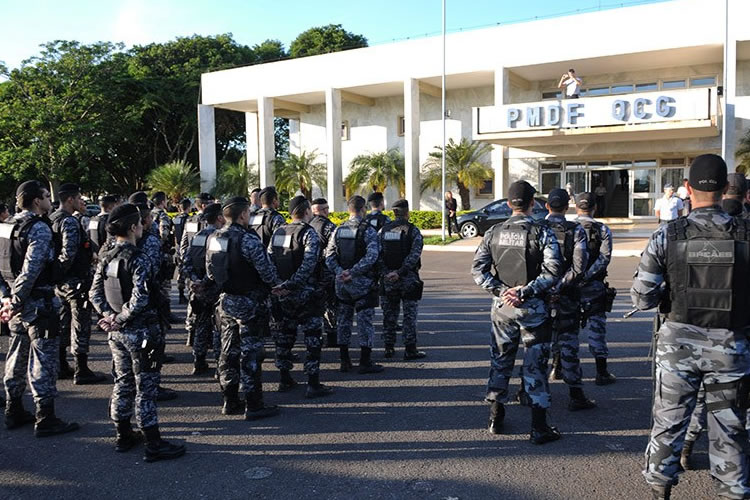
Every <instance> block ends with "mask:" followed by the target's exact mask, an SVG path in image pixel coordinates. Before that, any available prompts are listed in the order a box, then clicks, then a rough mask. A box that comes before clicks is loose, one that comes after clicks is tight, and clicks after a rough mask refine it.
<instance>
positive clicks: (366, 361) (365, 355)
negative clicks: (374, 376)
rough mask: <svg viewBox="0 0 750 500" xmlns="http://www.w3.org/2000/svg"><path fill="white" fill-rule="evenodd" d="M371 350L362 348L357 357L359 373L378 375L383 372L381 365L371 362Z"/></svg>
mask: <svg viewBox="0 0 750 500" xmlns="http://www.w3.org/2000/svg"><path fill="white" fill-rule="evenodd" d="M371 356H372V349H371V348H369V347H363V348H362V353H361V354H360V356H359V373H380V372H382V371H383V365H378V364H375V363H373V362H372V359H371Z"/></svg>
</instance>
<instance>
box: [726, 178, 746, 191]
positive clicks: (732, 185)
mask: <svg viewBox="0 0 750 500" xmlns="http://www.w3.org/2000/svg"><path fill="white" fill-rule="evenodd" d="M727 184H729V188H728V189H727V194H732V195H742V196H744V195H745V191H747V183H746V182H745V176H744V175H742V174H727Z"/></svg>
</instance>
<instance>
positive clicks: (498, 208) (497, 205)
mask: <svg viewBox="0 0 750 500" xmlns="http://www.w3.org/2000/svg"><path fill="white" fill-rule="evenodd" d="M483 210H486V211H487V212H488V213H493V214H495V213H502V212H509V213H510V207H509V206H508V204H507V203H506V202H505V200H500V201H494V202H492V203H490V204H489V205H486V206H485V207H484V209H483Z"/></svg>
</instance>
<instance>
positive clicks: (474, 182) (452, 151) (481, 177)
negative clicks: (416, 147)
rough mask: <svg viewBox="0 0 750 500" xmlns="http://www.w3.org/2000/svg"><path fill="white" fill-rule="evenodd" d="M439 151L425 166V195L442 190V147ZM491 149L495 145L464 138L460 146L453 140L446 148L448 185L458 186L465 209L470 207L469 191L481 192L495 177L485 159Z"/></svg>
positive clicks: (423, 175) (437, 147)
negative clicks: (427, 192) (488, 180)
mask: <svg viewBox="0 0 750 500" xmlns="http://www.w3.org/2000/svg"><path fill="white" fill-rule="evenodd" d="M436 149H437V151H433V152H432V153H430V157H429V158H428V160H427V161H426V162H425V163H424V165H423V169H424V170H423V171H422V192H424V191H425V190H427V189H433V190H436V191H437V190H440V189H441V188H442V184H443V182H442V166H441V161H442V159H443V148H442V147H440V146H436ZM491 149H492V146H490V145H489V144H486V143H481V142H478V141H469V140H467V139H466V138H465V137H462V138H461V142H459V143H458V144H456V143H455V142H454V141H453V139H450V140H449V141H448V144H446V145H445V151H446V155H445V182H446V186H453V185H456V186H458V194H459V195H460V196H461V209H462V210H469V209H470V208H471V201H470V194H469V189H470V188H474V189H480V188H482V187H483V186H484V183H485V181H486V180H487V179H491V178H492V168H491V167H490V166H489V165H487V162H486V160H485V159H484V158H485V157H486V156H487V154H489V152H490V150H491Z"/></svg>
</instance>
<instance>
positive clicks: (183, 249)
mask: <svg viewBox="0 0 750 500" xmlns="http://www.w3.org/2000/svg"><path fill="white" fill-rule="evenodd" d="M188 222H197V223H201V222H203V223H205V217H204V215H203V212H202V211H200V212H198V213H196V214H195V215H193V216H192V217H189V218H188V220H187V221H185V224H187V223H188ZM194 236H195V235H193V237H194ZM190 241H191V239H190V236H189V235H188V232H187V226H185V227H183V230H182V238H180V248H179V249H178V253H179V255H180V256H185V255H187V252H188V250H189V249H190ZM194 325H195V313H194V312H193V306H192V305H191V301H190V300H188V305H187V312H186V314H185V329H186V330H187V331H188V345H190V344H191V342H190V335H189V332H191V331H194ZM215 334H216V335H219V332H218V329H217V331H216V332H215Z"/></svg>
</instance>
